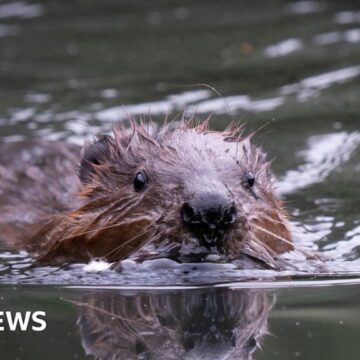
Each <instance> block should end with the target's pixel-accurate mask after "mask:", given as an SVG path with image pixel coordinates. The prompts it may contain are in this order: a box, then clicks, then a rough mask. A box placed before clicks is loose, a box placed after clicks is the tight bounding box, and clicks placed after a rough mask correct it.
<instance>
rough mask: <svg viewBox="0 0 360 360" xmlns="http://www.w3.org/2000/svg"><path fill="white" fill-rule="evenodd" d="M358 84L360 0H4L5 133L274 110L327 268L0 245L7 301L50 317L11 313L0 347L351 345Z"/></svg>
mask: <svg viewBox="0 0 360 360" xmlns="http://www.w3.org/2000/svg"><path fill="white" fill-rule="evenodd" d="M359 80H360V4H359V2H358V1H329V0H328V1H325V0H324V1H296V2H295V1H290V0H288V1H285V0H272V1H260V0H259V1H258V0H252V1H250V0H249V1H235V0H233V1H230V0H229V1H221V2H220V1H211V0H210V1H190V0H189V1H188V0H184V1H180V0H179V1H175V0H168V1H165V0H163V1H153V0H136V1H135V0H128V1H126V0H119V1H115V0H104V1H90V0H83V1H81V0H73V1H60V0H49V1H36V2H35V1H28V0H19V1H15V0H14V1H0V141H2V142H3V141H4V142H9V141H19V140H27V139H30V138H37V137H40V138H44V139H49V140H53V139H64V140H65V141H68V142H73V143H78V144H82V143H83V142H84V140H86V139H88V138H91V136H92V135H94V134H97V133H99V132H107V131H109V130H110V129H111V126H112V123H113V122H114V121H121V120H124V119H126V118H127V117H128V116H129V115H134V116H135V117H143V118H145V119H147V118H149V116H151V118H152V119H154V120H155V121H157V122H161V121H162V119H163V118H164V117H165V116H166V115H169V117H170V118H172V117H174V116H176V115H177V114H182V113H183V112H184V111H185V112H186V113H188V114H194V113H196V114H198V116H199V117H203V118H205V117H207V116H208V115H209V114H212V116H213V117H212V126H213V127H214V128H216V129H223V128H224V127H225V126H226V125H227V124H228V123H229V122H230V121H231V120H232V119H237V120H241V121H243V122H245V123H246V124H247V127H248V129H258V128H259V127H261V126H263V125H264V124H267V125H266V126H265V128H263V130H262V131H260V132H259V134H258V135H257V138H256V142H257V143H260V144H261V145H262V147H263V148H264V149H266V151H268V153H269V157H270V158H274V163H273V168H274V171H275V173H276V175H277V176H278V186H277V187H278V191H279V193H280V195H282V197H283V198H284V199H285V200H286V202H287V208H288V209H289V213H290V216H291V221H292V226H293V228H294V237H295V241H296V242H297V243H298V244H299V245H300V246H302V247H303V248H305V249H307V250H310V251H319V252H320V253H321V254H322V256H323V257H324V259H326V261H325V262H326V264H327V266H326V270H322V271H319V269H318V268H316V267H311V266H310V265H309V263H308V262H307V261H304V259H299V258H294V259H293V262H294V263H296V264H300V265H299V266H298V267H297V268H298V271H295V272H284V273H276V272H270V271H255V272H251V271H250V272H249V271H240V270H237V269H234V268H233V267H231V266H230V265H229V266H223V267H221V266H220V267H219V268H218V269H217V268H215V269H214V268H207V267H206V266H205V267H202V268H199V269H196V270H194V271H193V272H190V273H189V271H187V270H186V271H185V270H184V268H182V267H181V266H180V267H179V268H174V267H173V266H172V265H171V264H170V265H169V266H165V268H166V269H165V270H164V268H163V267H162V266H160V268H159V269H157V270H156V268H148V267H146V266H145V267H144V268H141V269H140V270H139V272H136V273H134V272H133V271H131V270H130V271H129V272H125V273H122V274H119V273H116V272H114V271H111V270H104V271H95V272H94V271H89V269H88V268H84V266H83V265H74V266H72V267H70V268H61V269H58V268H54V267H41V268H35V269H34V268H32V267H31V259H29V258H28V257H27V255H26V254H24V253H21V252H20V253H18V252H13V251H8V250H5V249H2V248H0V283H1V285H0V312H1V311H11V312H16V311H21V312H22V313H24V312H25V311H38V310H40V311H45V312H46V322H47V327H46V329H45V330H44V331H43V332H35V331H32V330H28V331H23V332H22V331H15V332H12V331H10V330H9V329H7V328H6V324H5V320H4V324H5V330H4V331H0V354H1V355H0V358H1V359H83V358H85V357H86V356H85V353H88V354H89V355H91V356H92V357H93V358H94V357H99V358H104V359H139V360H140V359H143V360H145V359H164V360H165V359H166V360H168V359H169V360H171V359H189V360H192V359H252V358H253V359H258V360H260V359H267V360H269V359H279V360H280V359H284V360H285V359H307V360H308V359H326V360H335V359H336V360H337V359H344V360H346V359H348V360H353V359H354V360H355V359H359V358H360V341H359V339H360V337H359V336H360V335H359V334H360V216H359V215H360V186H359V179H360V151H359V149H360V125H359V124H360V122H359V121H360V81H359ZM214 89H216V90H214ZM219 94H221V96H220V95H219ZM0 156H1V155H0ZM0 231H1V229H0ZM90 270H91V269H90ZM320 272H321V275H320V274H319V273H320ZM259 279H261V281H260V280H259ZM249 280H251V282H249ZM1 319H4V318H1V313H0V325H1ZM91 356H90V358H91Z"/></svg>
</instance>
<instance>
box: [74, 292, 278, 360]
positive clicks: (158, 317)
mask: <svg viewBox="0 0 360 360" xmlns="http://www.w3.org/2000/svg"><path fill="white" fill-rule="evenodd" d="M274 301H275V298H274V296H273V295H270V293H268V292H265V291H260V290H251V289H239V290H228V289H210V290H209V289H203V290H200V289H197V290H183V291H172V292H167V293H163V292H162V293H156V292H153V293H149V292H146V293H144V292H136V293H134V292H127V293H123V292H110V291H109V292H106V291H102V292H97V293H93V294H91V295H87V296H85V298H83V300H82V303H79V304H80V315H79V319H78V326H79V328H80V331H81V337H82V345H83V347H84V349H85V351H86V353H87V354H91V355H94V356H95V357H98V358H101V359H159V360H161V359H164V360H165V359H166V360H168V359H169V360H171V359H189V360H190V359H207V360H211V359H252V354H253V352H254V351H255V350H256V349H257V348H258V347H259V343H260V341H261V338H262V336H263V335H264V334H266V333H267V319H268V316H269V313H270V311H271V309H272V307H273V305H274Z"/></svg>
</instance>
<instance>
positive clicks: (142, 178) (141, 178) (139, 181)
mask: <svg viewBox="0 0 360 360" xmlns="http://www.w3.org/2000/svg"><path fill="white" fill-rule="evenodd" d="M146 183H147V176H146V174H145V172H144V171H139V172H138V173H137V174H136V175H135V178H134V189H135V191H140V190H142V189H143V188H144V186H145V184H146Z"/></svg>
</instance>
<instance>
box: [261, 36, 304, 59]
mask: <svg viewBox="0 0 360 360" xmlns="http://www.w3.org/2000/svg"><path fill="white" fill-rule="evenodd" d="M303 46H304V45H303V42H302V41H301V40H300V39H286V40H283V41H281V42H279V43H277V44H274V45H269V46H267V47H266V48H265V50H264V53H265V55H266V56H268V57H271V58H274V57H279V56H284V55H289V54H291V53H293V52H295V51H299V50H301V49H302V48H303Z"/></svg>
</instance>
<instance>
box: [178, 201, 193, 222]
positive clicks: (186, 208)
mask: <svg viewBox="0 0 360 360" xmlns="http://www.w3.org/2000/svg"><path fill="white" fill-rule="evenodd" d="M181 216H182V218H183V220H184V221H185V222H186V223H188V224H189V223H191V222H193V220H194V217H195V212H194V209H193V208H192V207H191V206H190V205H189V204H188V203H185V204H184V205H183V206H182V209H181Z"/></svg>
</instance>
